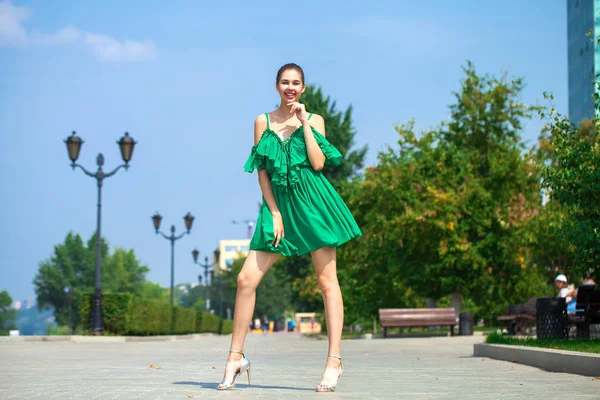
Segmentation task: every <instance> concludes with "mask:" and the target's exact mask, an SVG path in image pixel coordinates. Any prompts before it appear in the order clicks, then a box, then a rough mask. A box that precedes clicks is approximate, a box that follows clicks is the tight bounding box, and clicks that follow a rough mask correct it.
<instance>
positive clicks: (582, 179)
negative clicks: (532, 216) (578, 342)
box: [540, 85, 600, 278]
mask: <svg viewBox="0 0 600 400" xmlns="http://www.w3.org/2000/svg"><path fill="white" fill-rule="evenodd" d="M599 87H600V85H599ZM594 97H595V99H596V110H597V112H598V110H600V104H599V103H598V100H599V97H598V94H594ZM543 116H544V115H543ZM546 126H547V132H548V135H547V137H548V140H549V145H548V147H549V148H550V149H551V157H550V162H542V163H541V164H540V168H541V170H542V173H543V186H544V188H546V189H547V190H548V193H549V195H550V198H551V199H552V201H556V202H558V203H559V204H560V208H561V209H562V210H563V211H564V212H565V213H566V218H564V219H563V220H562V224H561V226H560V228H559V229H560V238H561V239H563V240H564V241H565V242H566V243H568V244H569V245H571V246H573V249H574V252H573V256H574V262H573V263H572V264H571V266H566V268H565V272H570V273H571V274H572V275H574V276H575V277H576V278H579V277H585V276H586V275H591V274H593V273H594V270H595V269H597V268H598V264H599V263H600V204H599V203H598V193H600V167H599V165H600V134H598V132H600V120H599V119H598V118H597V117H594V119H593V120H591V121H589V120H584V121H582V123H581V124H580V125H579V126H577V125H576V124H575V123H573V122H571V121H570V120H569V119H568V118H567V117H565V116H562V115H560V114H558V113H556V112H555V111H554V109H552V111H551V113H550V115H549V116H548V118H547V125H546ZM542 161H545V160H542Z"/></svg>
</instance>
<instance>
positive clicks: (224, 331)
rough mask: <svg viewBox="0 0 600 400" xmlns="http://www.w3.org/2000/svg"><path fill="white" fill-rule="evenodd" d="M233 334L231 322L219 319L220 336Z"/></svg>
mask: <svg viewBox="0 0 600 400" xmlns="http://www.w3.org/2000/svg"><path fill="white" fill-rule="evenodd" d="M232 332H233V320H231V319H221V329H220V332H219V333H220V334H221V335H230V334H231V333H232Z"/></svg>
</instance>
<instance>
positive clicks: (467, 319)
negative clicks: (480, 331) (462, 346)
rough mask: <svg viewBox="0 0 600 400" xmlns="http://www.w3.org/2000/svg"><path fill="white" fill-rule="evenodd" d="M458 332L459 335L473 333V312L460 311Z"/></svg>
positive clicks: (470, 334)
mask: <svg viewBox="0 0 600 400" xmlns="http://www.w3.org/2000/svg"><path fill="white" fill-rule="evenodd" d="M458 334H459V335H460V336H472V335H473V314H470V313H461V314H460V315H459V316H458Z"/></svg>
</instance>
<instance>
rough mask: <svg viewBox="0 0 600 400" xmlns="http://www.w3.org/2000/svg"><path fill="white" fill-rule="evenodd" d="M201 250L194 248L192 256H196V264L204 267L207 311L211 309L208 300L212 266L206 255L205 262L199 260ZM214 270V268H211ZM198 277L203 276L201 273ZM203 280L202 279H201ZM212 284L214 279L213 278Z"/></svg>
mask: <svg viewBox="0 0 600 400" xmlns="http://www.w3.org/2000/svg"><path fill="white" fill-rule="evenodd" d="M199 255H200V252H199V251H198V250H197V249H194V250H192V257H193V258H194V264H198V265H199V266H200V268H204V306H205V308H206V311H208V310H209V309H210V304H209V300H208V269H209V268H210V264H209V263H208V257H204V264H201V263H199V262H198V256H199ZM211 272H212V269H211ZM198 278H202V275H200V276H199V277H198ZM199 280H200V281H201V282H202V279H199ZM211 284H212V280H211Z"/></svg>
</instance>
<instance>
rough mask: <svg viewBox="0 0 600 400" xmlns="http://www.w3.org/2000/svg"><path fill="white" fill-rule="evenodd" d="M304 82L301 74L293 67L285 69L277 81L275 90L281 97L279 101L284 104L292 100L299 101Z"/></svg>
mask: <svg viewBox="0 0 600 400" xmlns="http://www.w3.org/2000/svg"><path fill="white" fill-rule="evenodd" d="M304 89H305V88H304V84H303V83H302V75H301V74H300V73H299V72H298V71H296V70H295V69H286V70H285V71H283V72H282V73H281V78H280V79H279V82H277V91H278V92H279V96H280V97H281V102H282V103H283V102H285V104H287V103H290V102H292V101H299V100H300V96H302V93H304Z"/></svg>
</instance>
